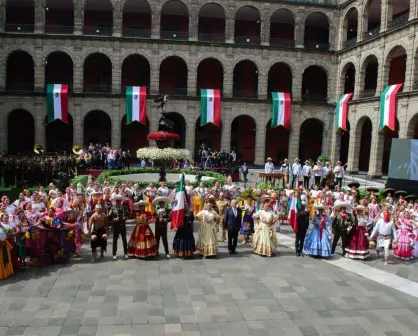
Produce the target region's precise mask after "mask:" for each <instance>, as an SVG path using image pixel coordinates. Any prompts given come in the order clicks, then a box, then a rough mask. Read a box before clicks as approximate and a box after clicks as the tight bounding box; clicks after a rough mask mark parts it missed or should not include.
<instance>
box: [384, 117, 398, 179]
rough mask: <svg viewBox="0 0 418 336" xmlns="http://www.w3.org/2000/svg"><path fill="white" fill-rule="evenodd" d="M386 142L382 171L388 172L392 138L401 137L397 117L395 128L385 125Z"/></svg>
mask: <svg viewBox="0 0 418 336" xmlns="http://www.w3.org/2000/svg"><path fill="white" fill-rule="evenodd" d="M383 132H384V142H383V158H382V173H385V174H387V172H388V171H389V160H390V150H391V148H392V139H398V138H399V121H398V118H396V124H395V130H394V131H392V130H391V129H389V128H387V127H385V129H384V130H383Z"/></svg>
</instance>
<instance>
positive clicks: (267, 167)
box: [264, 157, 274, 181]
mask: <svg viewBox="0 0 418 336" xmlns="http://www.w3.org/2000/svg"><path fill="white" fill-rule="evenodd" d="M264 172H265V173H266V174H274V163H273V160H272V159H271V157H269V158H267V162H266V164H265V165H264ZM266 180H267V181H271V177H267V179H266Z"/></svg>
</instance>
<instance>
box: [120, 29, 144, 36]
mask: <svg viewBox="0 0 418 336" xmlns="http://www.w3.org/2000/svg"><path fill="white" fill-rule="evenodd" d="M122 36H123V37H133V38H150V37H151V30H149V29H135V28H123V30H122Z"/></svg>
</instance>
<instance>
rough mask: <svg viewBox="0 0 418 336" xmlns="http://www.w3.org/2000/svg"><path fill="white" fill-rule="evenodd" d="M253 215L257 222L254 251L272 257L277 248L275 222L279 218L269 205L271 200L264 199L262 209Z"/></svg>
mask: <svg viewBox="0 0 418 336" xmlns="http://www.w3.org/2000/svg"><path fill="white" fill-rule="evenodd" d="M252 217H253V219H254V221H255V222H256V225H255V229H254V238H253V248H254V253H256V254H258V255H262V256H266V257H271V256H272V255H273V253H274V252H275V251H276V249H277V236H276V230H275V224H276V222H277V220H278V218H277V216H276V215H275V214H274V212H273V211H272V209H271V208H270V207H269V201H268V200H266V199H264V200H263V201H262V209H261V210H259V211H258V212H257V213H255V214H253V216H252Z"/></svg>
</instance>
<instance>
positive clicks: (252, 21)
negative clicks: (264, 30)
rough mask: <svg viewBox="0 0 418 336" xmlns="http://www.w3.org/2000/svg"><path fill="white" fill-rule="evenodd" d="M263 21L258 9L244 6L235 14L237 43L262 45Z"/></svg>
mask: <svg viewBox="0 0 418 336" xmlns="http://www.w3.org/2000/svg"><path fill="white" fill-rule="evenodd" d="M260 32H261V21H260V13H259V12H258V9H256V8H254V7H251V6H243V7H241V8H240V9H238V11H237V12H236V14H235V43H242V44H260V36H261V35H260Z"/></svg>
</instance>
